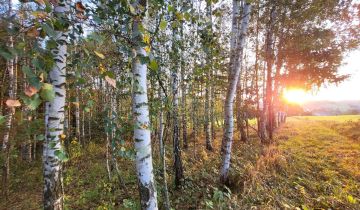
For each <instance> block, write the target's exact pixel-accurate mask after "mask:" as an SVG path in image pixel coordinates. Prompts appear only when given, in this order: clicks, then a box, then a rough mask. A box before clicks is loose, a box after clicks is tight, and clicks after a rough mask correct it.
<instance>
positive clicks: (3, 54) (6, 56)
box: [0, 49, 13, 60]
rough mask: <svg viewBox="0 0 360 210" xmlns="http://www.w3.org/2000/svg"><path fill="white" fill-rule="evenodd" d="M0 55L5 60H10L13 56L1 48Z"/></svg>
mask: <svg viewBox="0 0 360 210" xmlns="http://www.w3.org/2000/svg"><path fill="white" fill-rule="evenodd" d="M0 55H1V56H2V57H3V58H5V59H6V60H11V59H12V58H13V55H12V54H11V53H9V52H6V51H4V50H3V49H0Z"/></svg>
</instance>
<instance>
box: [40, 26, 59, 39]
mask: <svg viewBox="0 0 360 210" xmlns="http://www.w3.org/2000/svg"><path fill="white" fill-rule="evenodd" d="M41 28H42V29H43V30H44V31H45V32H46V34H47V35H48V36H50V37H55V36H56V32H55V30H54V29H53V28H52V27H51V26H50V25H49V24H47V23H45V24H42V25H41Z"/></svg>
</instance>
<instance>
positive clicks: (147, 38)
mask: <svg viewBox="0 0 360 210" xmlns="http://www.w3.org/2000/svg"><path fill="white" fill-rule="evenodd" d="M143 40H144V43H146V44H150V36H149V34H145V35H144V37H143Z"/></svg>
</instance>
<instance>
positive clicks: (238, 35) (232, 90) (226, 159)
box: [220, 0, 251, 183]
mask: <svg viewBox="0 0 360 210" xmlns="http://www.w3.org/2000/svg"><path fill="white" fill-rule="evenodd" d="M242 4H243V5H244V6H243V12H242V16H241V14H240V7H241V5H242ZM250 11H251V5H250V3H249V2H246V1H244V0H242V1H240V0H233V9H232V28H231V40H230V65H229V79H228V80H229V86H228V88H227V93H226V99H225V104H224V106H225V108H224V109H225V110H224V112H225V113H224V114H225V116H224V121H225V126H224V134H223V139H222V145H221V156H222V163H221V169H220V181H221V182H222V183H225V182H226V181H227V179H228V173H229V169H230V159H231V146H232V141H233V136H234V116H233V114H234V108H233V106H234V98H235V94H236V89H237V83H238V80H239V75H240V66H239V65H240V64H241V62H240V58H241V57H242V56H241V54H242V53H241V52H242V49H243V46H244V43H245V38H246V34H247V29H248V25H249V20H250ZM240 20H241V26H240V28H239V27H238V25H239V21H240Z"/></svg>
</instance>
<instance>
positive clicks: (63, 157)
mask: <svg viewBox="0 0 360 210" xmlns="http://www.w3.org/2000/svg"><path fill="white" fill-rule="evenodd" d="M54 154H55V156H56V157H58V158H59V159H60V160H61V161H63V162H66V161H68V160H69V158H68V156H67V155H66V153H65V151H63V150H55V152H54Z"/></svg>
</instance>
